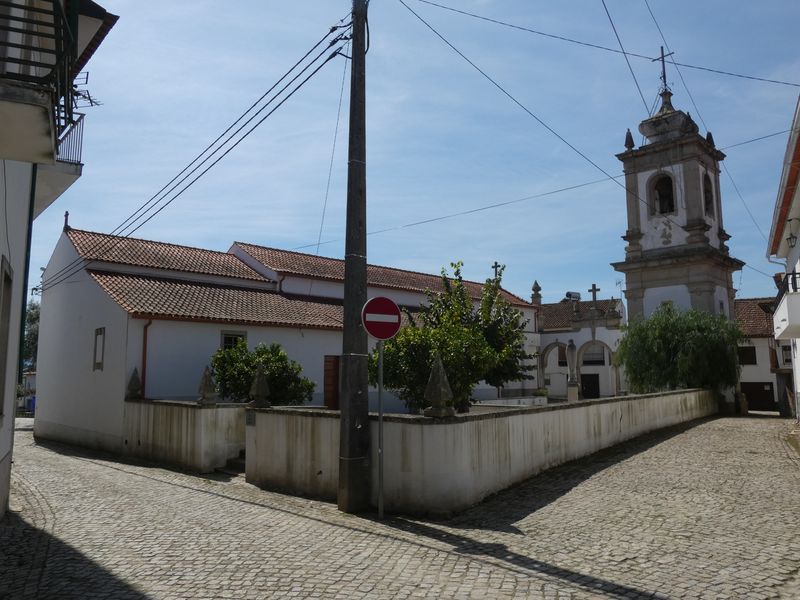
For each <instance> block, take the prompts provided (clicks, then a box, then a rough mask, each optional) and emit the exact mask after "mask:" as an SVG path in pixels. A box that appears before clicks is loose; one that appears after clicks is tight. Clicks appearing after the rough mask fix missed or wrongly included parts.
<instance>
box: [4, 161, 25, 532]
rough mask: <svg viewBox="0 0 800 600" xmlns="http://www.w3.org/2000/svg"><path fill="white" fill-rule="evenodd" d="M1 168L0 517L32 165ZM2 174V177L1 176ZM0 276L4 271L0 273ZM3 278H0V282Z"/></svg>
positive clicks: (7, 473) (11, 422)
mask: <svg viewBox="0 0 800 600" xmlns="http://www.w3.org/2000/svg"><path fill="white" fill-rule="evenodd" d="M3 166H4V169H3V170H0V182H2V183H1V184H0V185H2V186H3V190H4V194H5V202H4V203H3V204H2V205H0V211H2V214H3V221H4V223H3V224H2V225H1V226H2V227H3V229H2V231H3V237H4V238H5V237H6V236H5V232H6V231H7V232H8V237H7V238H6V239H5V242H4V243H2V244H0V253H2V258H3V261H2V262H3V263H5V264H6V267H7V268H8V269H9V273H8V274H9V275H10V277H11V291H10V294H11V303H10V312H9V321H8V338H7V353H6V360H5V364H0V369H4V373H5V378H4V384H3V386H2V389H0V395H1V396H0V403H1V404H0V517H2V515H3V512H4V511H5V508H6V505H7V501H8V495H9V489H10V487H9V477H10V470H11V450H12V447H13V439H14V412H15V407H16V386H17V377H18V372H19V350H20V348H19V332H20V325H21V321H22V316H21V315H22V303H23V297H24V295H25V289H24V287H25V286H24V279H25V267H26V264H25V255H26V248H27V241H28V239H27V238H28V218H29V215H30V210H29V209H30V197H31V190H30V187H31V171H32V168H33V167H32V165H31V164H29V163H22V162H17V161H13V160H5V161H3ZM4 173H5V179H3V177H4ZM0 277H3V273H2V272H0ZM2 282H3V279H1V278H0V285H2Z"/></svg>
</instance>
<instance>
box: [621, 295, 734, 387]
mask: <svg viewBox="0 0 800 600" xmlns="http://www.w3.org/2000/svg"><path fill="white" fill-rule="evenodd" d="M625 329H626V331H625V337H623V339H622V341H621V342H620V346H619V350H618V351H617V355H616V361H617V364H618V365H622V366H624V367H625V373H626V375H627V377H628V382H629V384H630V386H631V389H632V390H633V391H636V392H652V391H657V390H663V389H675V388H681V387H690V388H692V387H705V388H711V389H714V390H717V391H721V390H722V389H723V388H725V387H729V386H732V385H735V384H736V381H737V380H738V377H739V363H738V358H737V347H738V343H739V342H740V341H741V340H743V339H744V336H743V334H742V332H741V330H740V329H739V326H738V325H737V324H736V322H734V321H730V320H728V319H727V318H725V317H724V316H722V315H712V314H710V313H707V312H705V311H699V310H688V311H679V310H676V309H675V308H674V307H673V306H672V305H671V304H665V305H663V306H662V307H660V308H659V309H658V310H657V311H655V312H654V313H653V314H652V315H651V316H650V318H649V319H647V320H642V319H640V318H639V319H636V320H634V321H632V322H631V323H630V324H629V325H628V326H627V327H626V328H625Z"/></svg>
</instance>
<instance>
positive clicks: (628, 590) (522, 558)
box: [382, 417, 716, 598]
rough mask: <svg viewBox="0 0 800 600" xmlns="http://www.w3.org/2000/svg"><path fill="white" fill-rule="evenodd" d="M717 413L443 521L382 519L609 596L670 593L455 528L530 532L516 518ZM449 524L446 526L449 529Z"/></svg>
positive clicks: (565, 468) (557, 470)
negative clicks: (559, 562)
mask: <svg viewBox="0 0 800 600" xmlns="http://www.w3.org/2000/svg"><path fill="white" fill-rule="evenodd" d="M714 418H716V417H711V418H707V419H701V420H697V421H691V422H689V423H682V424H680V425H676V426H674V427H668V428H666V429H661V430H659V431H656V432H653V433H649V434H645V435H642V436H640V437H637V438H634V439H632V440H630V441H627V442H623V443H621V444H619V445H617V446H612V447H611V448H607V449H605V450H601V451H599V452H596V453H594V454H591V455H589V456H586V457H583V458H580V459H578V460H574V461H571V462H569V463H566V464H564V465H561V466H558V467H554V468H552V469H548V470H547V471H544V472H542V473H541V474H539V475H536V476H534V477H532V478H530V479H528V480H526V481H524V482H522V483H520V484H518V485H516V486H514V487H512V488H509V489H507V490H503V491H502V492H499V493H497V494H495V495H494V496H491V497H490V498H488V499H487V500H485V501H483V502H481V503H480V504H478V505H476V506H474V507H473V508H470V509H468V510H467V511H465V512H463V513H460V514H459V515H457V516H455V517H453V518H450V519H446V520H442V521H440V522H439V524H441V526H442V527H443V528H442V529H440V528H438V527H436V525H437V521H435V520H430V519H428V520H425V521H424V522H422V521H420V520H410V519H404V518H402V517H392V518H389V519H386V520H385V521H382V523H384V524H386V525H389V526H391V527H396V528H398V529H400V530H402V531H405V532H407V533H411V534H414V535H419V536H423V537H427V538H430V539H433V540H436V541H438V542H444V543H447V544H451V545H452V546H453V551H454V552H458V553H461V554H466V555H471V556H475V557H486V558H490V559H494V560H495V561H501V562H504V563H506V564H507V565H508V566H509V567H510V568H512V569H513V568H516V569H519V570H522V571H527V572H531V571H533V572H536V573H541V574H543V575H548V576H550V577H553V578H556V579H560V580H563V581H565V582H566V583H568V584H570V585H573V586H575V587H577V588H580V589H582V590H584V591H591V592H592V593H593V594H596V595H598V596H605V597H610V598H666V597H667V596H662V595H659V594H654V593H653V591H652V590H649V591H646V590H639V589H636V588H632V587H629V586H625V585H622V584H618V583H615V582H613V581H608V580H605V579H601V578H598V577H594V576H591V575H587V574H583V573H579V572H576V571H571V570H569V569H565V568H561V567H558V566H555V565H552V564H549V563H546V562H542V561H539V560H536V559H535V558H533V557H530V556H526V555H524V554H519V553H517V552H514V551H512V550H510V549H509V548H508V546H507V545H506V544H502V543H485V542H481V541H479V540H475V539H473V538H471V537H469V536H468V535H466V531H465V533H464V534H461V533H454V532H453V530H459V529H461V530H476V529H484V530H491V531H497V532H502V533H510V534H515V535H525V534H524V533H523V532H522V531H521V530H520V529H519V528H517V527H516V526H515V525H514V524H515V523H517V522H518V521H520V520H522V519H524V518H525V517H528V516H530V515H531V514H533V513H535V512H536V511H538V510H540V509H542V508H544V507H545V506H547V505H549V504H550V503H552V502H554V501H556V500H558V499H559V498H560V497H562V496H563V495H565V494H567V493H568V492H569V491H570V490H572V489H573V488H575V487H577V486H579V485H580V484H581V483H583V482H584V481H586V480H587V479H589V478H590V477H592V476H593V475H595V474H597V473H599V472H600V471H603V470H604V469H607V468H609V467H611V466H613V465H616V464H618V463H620V462H622V461H624V460H627V459H629V458H631V457H633V456H635V455H637V454H640V453H642V452H645V451H646V450H648V449H650V448H652V447H654V446H656V445H658V444H661V443H663V442H665V441H667V440H669V439H670V438H673V437H675V436H677V435H680V434H681V433H683V432H685V431H687V430H689V429H692V428H694V427H696V426H698V425H700V424H702V423H705V422H708V421H710V420H712V419H714ZM445 528H446V529H445Z"/></svg>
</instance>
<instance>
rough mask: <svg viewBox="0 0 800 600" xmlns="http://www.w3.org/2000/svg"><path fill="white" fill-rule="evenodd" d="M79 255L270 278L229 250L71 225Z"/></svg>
mask: <svg viewBox="0 0 800 600" xmlns="http://www.w3.org/2000/svg"><path fill="white" fill-rule="evenodd" d="M67 235H68V236H69V239H70V240H71V241H72V243H73V245H74V246H75V249H76V250H77V251H78V255H79V256H80V257H81V258H83V259H85V260H88V261H102V262H110V263H115V264H124V265H132V266H136V267H147V268H151V269H163V270H168V271H185V272H188V273H199V274H202V275H219V276H223V277H236V278H239V279H248V280H251V281H268V280H267V279H265V278H264V277H262V276H261V275H259V274H258V273H257V272H256V271H254V270H253V269H251V268H250V267H248V266H247V265H246V264H245V263H243V262H242V261H241V260H239V259H238V258H236V257H235V256H234V255H232V254H228V253H227V252H216V251H214V250H203V249H201V248H191V247H189V246H178V245H176V244H166V243H164V242H153V241H150V240H140V239H136V238H127V237H120V236H116V235H108V234H105V233H94V232H91V231H81V230H80V229H69V230H67Z"/></svg>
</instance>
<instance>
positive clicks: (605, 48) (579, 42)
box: [417, 0, 800, 87]
mask: <svg viewBox="0 0 800 600" xmlns="http://www.w3.org/2000/svg"><path fill="white" fill-rule="evenodd" d="M417 2H421V3H423V4H429V5H431V6H435V7H437V8H441V9H443V10H448V11H450V12H454V13H458V14H461V15H464V16H467V17H472V18H475V19H479V20H481V21H486V22H488V23H494V24H495V25H500V26H502V27H509V28H511V29H517V30H519V31H525V32H527V33H533V34H535V35H539V36H542V37H548V38H552V39H554V40H560V41H562V42H569V43H570V44H577V45H579V46H585V47H587V48H594V49H596V50H603V51H605V52H614V53H615V54H625V55H626V56H632V57H634V58H640V59H643V60H649V61H651V62H652V61H654V60H657V58H658V57H652V56H646V55H644V54H637V53H635V52H626V51H621V50H617V49H616V48H609V47H608V46H602V45H600V44H593V43H591V42H584V41H582V40H576V39H574V38H569V37H566V36H563V35H556V34H552V33H546V32H544V31H538V30H536V29H531V28H529V27H523V26H521V25H515V24H513V23H508V22H506V21H500V20H498V19H492V18H490V17H486V16H483V15H478V14H475V13H472V12H468V11H466V10H460V9H457V8H453V7H451V6H446V5H444V4H439V3H437V2H431V0H417ZM667 62H668V63H670V64H673V65H675V66H681V67H684V68H686V69H697V70H699V71H708V72H710V73H716V74H718V75H728V76H730V77H739V78H741V79H750V80H753V81H761V82H764V83H774V84H777V85H788V86H791V87H800V83H793V82H790V81H781V80H780V79H769V78H766V77H756V76H754V75H742V74H741V73H733V72H731V71H723V70H721V69H712V68H710V67H701V66H698V65H690V64H686V63H679V62H676V61H675V60H668V61H667Z"/></svg>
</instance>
